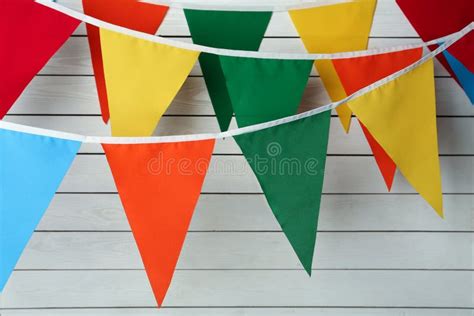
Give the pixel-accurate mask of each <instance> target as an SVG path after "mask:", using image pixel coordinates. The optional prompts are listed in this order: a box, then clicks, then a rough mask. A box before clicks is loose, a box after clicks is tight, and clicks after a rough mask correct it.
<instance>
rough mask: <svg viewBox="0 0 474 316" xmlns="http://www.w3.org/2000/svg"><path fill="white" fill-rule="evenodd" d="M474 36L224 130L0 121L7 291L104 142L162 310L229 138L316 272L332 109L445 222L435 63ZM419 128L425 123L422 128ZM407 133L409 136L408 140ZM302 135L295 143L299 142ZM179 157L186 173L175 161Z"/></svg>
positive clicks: (298, 251)
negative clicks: (62, 194)
mask: <svg viewBox="0 0 474 316" xmlns="http://www.w3.org/2000/svg"><path fill="white" fill-rule="evenodd" d="M468 29H469V28H466V29H464V30H463V31H461V32H459V33H458V35H457V36H456V38H453V39H451V40H449V41H445V42H444V43H443V44H442V45H440V46H439V47H438V48H437V49H435V50H434V51H433V52H431V53H429V54H427V55H425V56H423V57H421V58H419V59H418V60H416V61H415V62H414V63H412V64H410V65H409V66H407V67H405V68H403V69H401V70H399V71H397V72H395V73H393V74H391V75H389V76H387V77H384V78H382V79H380V80H377V81H376V82H374V83H372V84H370V85H369V86H366V87H364V88H361V89H359V90H357V91H356V92H354V93H352V94H351V95H349V96H348V97H346V98H344V99H343V100H340V101H338V102H334V103H331V104H328V105H325V106H323V107H320V108H317V109H314V110H311V111H307V112H304V113H301V114H297V115H292V116H287V117H284V118H279V119H275V120H270V121H267V122H264V123H259V124H256V125H249V126H246V127H242V128H238V129H235V130H229V131H226V132H220V133H214V134H195V135H182V136H164V137H91V136H82V135H76V134H68V133H62V132H57V131H50V130H43V129H38V128H33V127H27V126H23V125H18V124H13V123H8V122H4V121H1V122H0V173H1V179H2V190H1V192H2V195H1V196H2V208H1V212H2V214H1V215H2V225H3V226H4V227H5V228H6V229H3V230H2V234H1V240H0V242H1V250H2V265H1V271H0V273H1V279H0V280H1V281H2V283H1V284H0V285H1V288H2V289H3V287H4V286H5V284H6V282H7V280H8V277H9V275H10V274H11V272H12V270H13V268H14V266H15V264H16V262H17V260H18V258H19V256H20V255H21V252H22V250H23V249H24V247H25V246H26V243H27V242H28V240H29V238H30V237H31V235H32V233H33V231H34V229H35V227H36V225H37V224H38V222H39V221H40V219H41V217H42V215H43V213H44V212H45V210H46V208H47V206H48V204H49V202H50V200H51V199H52V197H53V196H54V193H55V191H56V189H57V188H58V186H59V184H60V182H61V180H62V178H63V177H64V175H65V174H66V172H67V170H68V169H69V167H70V165H71V163H72V161H73V158H74V156H75V155H76V153H77V152H78V150H79V147H80V145H81V144H82V143H100V144H102V146H103V148H104V151H105V155H106V157H107V161H108V163H109V166H110V168H111V171H112V174H113V177H114V180H115V183H116V186H117V189H118V193H119V195H120V199H121V201H122V205H123V207H124V210H125V213H126V215H127V219H128V221H129V223H130V227H131V228H132V232H133V235H134V238H135V240H136V242H137V246H138V249H139V251H140V255H141V257H142V260H143V263H144V266H145V270H146V272H147V275H148V278H149V280H150V284H151V287H152V289H153V293H154V295H155V298H156V301H157V303H158V305H159V306H161V305H162V304H163V302H164V299H165V295H166V292H167V290H168V288H169V285H170V282H171V280H172V276H173V273H174V269H175V266H176V263H177V260H178V258H179V254H180V251H181V248H182V245H183V242H184V240H185V236H186V232H187V230H188V227H189V223H190V220H191V218H192V214H193V212H194V207H195V205H196V203H197V200H198V197H199V194H200V191H201V187H202V184H203V181H204V178H205V175H206V171H207V169H208V166H209V163H210V159H211V155H212V151H213V148H214V144H215V140H216V139H218V138H224V137H233V138H234V139H235V141H236V142H237V144H238V145H239V147H240V148H241V149H242V152H243V154H244V156H245V157H246V158H247V159H248V162H249V164H250V166H251V168H252V170H253V171H254V173H255V175H256V177H257V179H258V182H259V183H260V186H261V188H262V191H263V193H264V195H265V197H266V199H267V202H268V205H269V207H270V209H271V210H272V212H273V214H274V215H275V217H276V219H277V221H278V222H279V224H280V226H281V228H282V230H283V232H284V234H285V235H286V237H287V238H288V240H289V242H290V244H291V245H292V247H293V249H294V251H295V254H296V256H297V258H298V259H299V260H300V262H301V264H302V266H303V267H304V269H305V270H306V271H307V273H308V274H309V275H310V274H311V267H312V262H313V255H314V247H315V244H316V232H317V223H318V217H319V205H320V201H321V194H322V185H323V181H324V169H325V160H326V153H327V144H328V138H329V121H330V120H329V119H330V111H331V110H332V109H336V108H338V107H339V106H342V105H347V106H348V107H349V108H350V110H351V111H352V112H353V113H354V114H355V115H356V117H357V118H358V119H359V120H360V121H361V123H362V124H364V126H365V127H366V128H367V129H368V131H370V133H371V134H372V135H373V136H374V138H375V139H376V140H377V142H378V143H379V144H380V146H382V147H383V149H384V150H385V151H386V152H387V154H388V155H390V157H391V158H392V159H393V161H394V163H395V164H396V165H397V167H398V168H399V169H400V171H401V173H402V174H403V175H404V176H405V178H406V179H407V181H408V182H409V183H410V184H411V185H412V186H413V187H414V189H415V190H417V191H418V192H419V193H420V195H421V196H422V197H423V198H424V199H425V200H426V201H427V203H429V204H430V205H431V206H432V207H433V209H434V210H435V211H436V212H437V213H438V214H439V215H440V216H443V212H442V190H441V177H440V167H439V157H438V147H437V131H436V104H435V91H434V78H433V58H434V56H436V55H437V54H439V53H442V52H443V51H444V50H446V49H447V48H448V47H449V46H450V45H453V44H454V43H455V42H456V41H457V40H459V39H460V38H462V37H463V36H464V35H465V34H466V33H467V31H468ZM414 103H415V104H416V107H413V104H414ZM260 118H261V116H260V114H257V115H256V117H255V118H254V119H255V121H259V120H260ZM420 122H423V128H420V127H419V124H420ZM401 131H404V133H406V135H402V136H403V137H400V135H399V134H400V132H401ZM294 139H298V140H299V141H298V142H294ZM275 143H277V144H279V146H280V151H277V152H275V151H274V150H272V149H271V146H272V144H275ZM407 153H410V154H407ZM257 155H258V156H260V157H263V158H268V159H263V160H261V161H260V164H261V163H262V161H265V163H264V167H265V168H263V170H262V168H261V166H259V165H257V164H256V163H255V160H254V159H252V158H254V157H256V156H257ZM183 160H185V161H186V165H185V167H183V166H182V165H181V164H180V163H179V162H180V161H183ZM287 161H298V162H300V166H304V169H303V170H302V171H300V172H282V170H284V169H278V172H274V171H272V166H273V165H278V166H282V165H284V163H286V162H287ZM168 163H170V165H169V164H168ZM163 164H166V168H164V165H163ZM265 164H266V165H265ZM183 168H184V169H183ZM25 188H26V189H27V191H28V192H30V193H31V195H30V197H29V199H22V198H21V195H22V192H25ZM178 196H179V198H176V197H178Z"/></svg>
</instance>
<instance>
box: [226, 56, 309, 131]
mask: <svg viewBox="0 0 474 316" xmlns="http://www.w3.org/2000/svg"><path fill="white" fill-rule="evenodd" d="M219 59H220V61H221V66H222V70H223V72H224V77H225V80H226V84H227V90H228V91H229V97H230V100H231V101H232V106H233V108H234V112H235V118H236V120H237V124H238V125H239V127H244V126H248V125H253V124H258V123H262V122H267V121H271V120H274V119H278V118H282V117H285V116H289V115H293V114H295V113H296V111H297V110H298V106H299V104H300V102H301V99H302V97H303V92H304V89H305V87H306V84H307V83H308V78H309V74H310V72H311V67H312V66H313V60H289V59H261V58H245V57H230V56H219Z"/></svg>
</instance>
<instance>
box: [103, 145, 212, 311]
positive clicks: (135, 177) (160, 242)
mask: <svg viewBox="0 0 474 316" xmlns="http://www.w3.org/2000/svg"><path fill="white" fill-rule="evenodd" d="M214 142H215V140H213V139H210V140H202V141H188V142H179V143H157V144H102V147H103V148H104V150H105V154H106V156H107V161H108V162H109V165H110V169H111V170H112V174H113V176H114V180H115V184H116V185H117V190H118V193H119V195H120V199H121V201H122V204H123V207H124V209H125V213H126V214H127V219H128V222H129V223H130V227H131V229H132V232H133V236H134V238H135V241H136V242H137V246H138V249H139V251H140V255H141V257H142V260H143V264H144V266H145V270H146V273H147V275H148V279H149V280H150V284H151V287H152V289H153V293H154V295H155V298H156V301H157V303H158V306H161V304H162V303H163V299H164V297H165V295H166V292H167V290H168V287H169V285H170V282H171V278H172V277H173V273H174V269H175V267H176V263H177V261H178V258H179V254H180V252H181V248H182V246H183V242H184V238H185V236H186V232H187V231H188V227H189V223H190V221H191V218H192V215H193V212H194V207H195V205H196V203H197V200H198V198H199V194H200V192H201V187H202V183H203V181H204V177H205V174H206V171H207V168H208V166H209V161H210V159H211V155H212V150H213V148H214Z"/></svg>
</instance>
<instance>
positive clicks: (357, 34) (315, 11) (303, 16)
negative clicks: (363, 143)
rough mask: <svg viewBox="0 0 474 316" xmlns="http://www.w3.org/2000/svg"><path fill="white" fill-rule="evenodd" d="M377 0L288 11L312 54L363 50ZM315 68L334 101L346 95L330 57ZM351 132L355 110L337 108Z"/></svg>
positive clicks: (355, 1) (316, 62)
mask: <svg viewBox="0 0 474 316" xmlns="http://www.w3.org/2000/svg"><path fill="white" fill-rule="evenodd" d="M376 3H377V1H376V0H353V1H350V2H344V3H338V4H333V5H328V6H322V7H315V8H309V9H299V10H291V11H289V14H290V17H291V20H292V21H293V24H294V25H295V27H296V30H297V31H298V34H299V35H300V37H301V40H302V41H303V43H304V45H305V47H306V50H307V51H308V52H310V53H328V54H329V53H338V52H347V51H355V50H364V49H366V48H367V44H368V41H369V34H370V29H371V27H372V20H373V16H374V11H375V6H376ZM315 66H316V69H317V71H318V73H319V75H320V76H321V80H322V81H323V84H324V87H325V88H326V91H327V93H328V95H329V97H330V98H331V100H332V101H338V100H341V99H343V98H345V97H346V96H347V95H346V94H345V91H344V88H343V87H342V85H341V83H340V82H339V79H338V77H337V74H336V71H335V70H334V66H333V64H332V63H331V60H316V61H315ZM336 111H337V114H338V115H339V119H340V121H341V123H342V126H343V127H344V129H345V130H346V132H349V128H350V124H351V116H352V113H351V111H350V110H349V108H348V107H347V105H341V106H339V107H337V108H336Z"/></svg>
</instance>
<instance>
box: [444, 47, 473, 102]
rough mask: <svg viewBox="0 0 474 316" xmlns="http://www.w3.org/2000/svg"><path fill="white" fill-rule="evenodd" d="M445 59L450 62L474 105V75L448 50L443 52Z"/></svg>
mask: <svg viewBox="0 0 474 316" xmlns="http://www.w3.org/2000/svg"><path fill="white" fill-rule="evenodd" d="M443 55H444V57H446V60H447V61H448V64H449V66H450V67H451V69H452V70H453V72H454V73H455V74H456V77H457V78H458V80H459V83H460V85H461V87H462V88H463V89H464V92H466V94H467V96H468V97H469V100H471V104H474V73H472V72H471V71H470V70H469V69H467V68H466V66H464V65H463V64H462V63H461V62H460V61H459V60H458V59H457V58H456V57H454V56H453V55H452V54H450V53H449V52H448V51H447V50H445V51H443Z"/></svg>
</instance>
